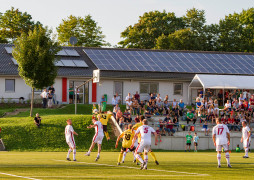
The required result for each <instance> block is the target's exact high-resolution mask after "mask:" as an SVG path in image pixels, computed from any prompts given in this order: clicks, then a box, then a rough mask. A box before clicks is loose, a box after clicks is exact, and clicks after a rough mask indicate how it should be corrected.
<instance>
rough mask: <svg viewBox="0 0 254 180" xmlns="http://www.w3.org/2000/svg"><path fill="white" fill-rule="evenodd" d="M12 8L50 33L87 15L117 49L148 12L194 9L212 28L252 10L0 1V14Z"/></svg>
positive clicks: (227, 1)
mask: <svg viewBox="0 0 254 180" xmlns="http://www.w3.org/2000/svg"><path fill="white" fill-rule="evenodd" d="M11 6H13V7H15V8H19V9H20V10H21V11H27V12H28V13H29V14H31V15H32V17H33V19H34V20H38V21H40V22H41V23H43V24H44V25H47V26H49V27H51V28H53V29H55V27H57V26H58V25H59V24H60V22H61V20H62V19H63V18H66V17H67V16H69V15H71V14H72V15H75V16H85V15H87V14H90V15H92V17H93V19H95V20H96V21H97V22H98V24H99V26H101V27H102V31H103V33H104V34H105V35H106V41H108V42H110V43H111V44H112V45H116V44H117V42H119V41H120V40H121V38H120V33H121V32H122V31H123V30H124V29H125V28H126V27H128V26H129V25H133V24H134V23H136V22H137V21H138V18H139V16H141V15H142V14H143V13H144V12H147V11H152V10H159V11H162V10H164V9H165V10H166V11H168V12H175V14H176V15H177V16H182V15H184V14H185V12H186V10H187V9H190V8H193V7H195V8H198V9H203V10H205V12H206V19H207V24H211V23H218V22H219V20H220V19H222V18H224V17H225V15H228V14H230V13H233V12H241V11H242V9H247V8H250V7H254V0H40V1H38V0H0V12H5V11H6V10H7V9H10V8H11Z"/></svg>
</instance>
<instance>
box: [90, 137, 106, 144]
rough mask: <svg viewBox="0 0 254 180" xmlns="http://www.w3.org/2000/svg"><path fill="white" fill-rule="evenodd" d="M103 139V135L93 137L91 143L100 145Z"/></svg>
mask: <svg viewBox="0 0 254 180" xmlns="http://www.w3.org/2000/svg"><path fill="white" fill-rule="evenodd" d="M103 138H104V135H94V137H93V142H94V143H97V144H101V143H102V140H103Z"/></svg>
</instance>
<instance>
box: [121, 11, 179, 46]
mask: <svg viewBox="0 0 254 180" xmlns="http://www.w3.org/2000/svg"><path fill="white" fill-rule="evenodd" d="M182 28H184V22H183V19H182V18H177V17H176V16H175V14H174V13H167V12H166V11H163V12H159V11H150V12H147V13H144V15H143V16H140V17H139V21H138V23H136V24H135V25H133V26H129V27H127V28H126V29H125V30H124V31H123V32H122V33H121V37H122V38H124V40H123V41H120V42H119V45H121V46H122V47H126V48H141V49H152V48H154V47H155V45H156V40H157V38H158V37H160V36H161V35H162V34H164V35H165V36H168V35H169V34H171V33H173V32H175V31H176V30H179V29H182Z"/></svg>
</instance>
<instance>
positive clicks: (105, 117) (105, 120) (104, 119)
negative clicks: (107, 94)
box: [100, 114, 112, 125]
mask: <svg viewBox="0 0 254 180" xmlns="http://www.w3.org/2000/svg"><path fill="white" fill-rule="evenodd" d="M111 116H112V115H111V114H100V118H101V119H100V122H101V124H102V125H107V124H108V121H109V119H110V118H111Z"/></svg>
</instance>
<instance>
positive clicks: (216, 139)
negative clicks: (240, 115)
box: [213, 118, 232, 168]
mask: <svg viewBox="0 0 254 180" xmlns="http://www.w3.org/2000/svg"><path fill="white" fill-rule="evenodd" d="M216 124H217V125H216V126H214V127H213V143H214V146H215V147H216V151H217V160H218V168H220V167H221V151H222V147H223V149H224V151H225V154H226V160H227V166H228V167H229V168H231V167H232V166H231V165H230V161H229V158H230V157H229V152H228V147H229V145H230V134H229V129H228V127H227V126H226V125H225V124H222V123H221V119H219V118H216Z"/></svg>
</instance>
